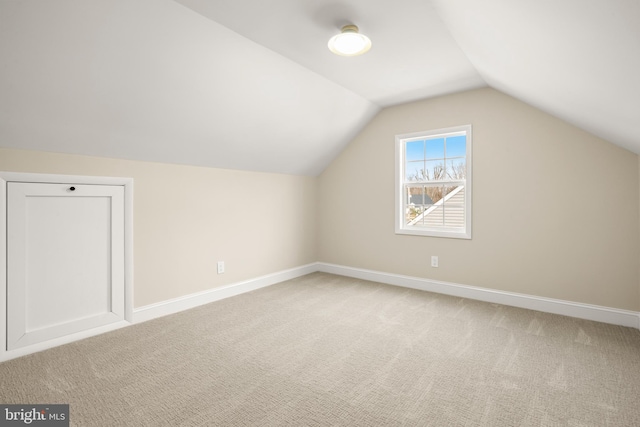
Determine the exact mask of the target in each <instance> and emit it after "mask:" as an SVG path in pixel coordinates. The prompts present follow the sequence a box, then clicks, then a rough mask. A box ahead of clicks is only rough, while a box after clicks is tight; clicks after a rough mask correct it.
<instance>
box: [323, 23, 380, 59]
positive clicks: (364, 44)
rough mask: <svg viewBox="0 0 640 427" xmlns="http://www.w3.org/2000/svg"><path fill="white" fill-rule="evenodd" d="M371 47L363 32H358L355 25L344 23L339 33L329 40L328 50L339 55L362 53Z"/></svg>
mask: <svg viewBox="0 0 640 427" xmlns="http://www.w3.org/2000/svg"><path fill="white" fill-rule="evenodd" d="M369 49H371V40H369V37H367V36H365V35H364V34H360V33H358V27H357V26H355V25H345V26H344V27H342V31H341V32H340V34H336V35H335V36H333V37H331V39H330V40H329V50H330V51H331V52H333V53H335V54H336V55H340V56H356V55H362V54H363V53H365V52H367V51H368V50H369Z"/></svg>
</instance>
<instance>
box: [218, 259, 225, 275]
mask: <svg viewBox="0 0 640 427" xmlns="http://www.w3.org/2000/svg"><path fill="white" fill-rule="evenodd" d="M222 273H224V261H218V274H222Z"/></svg>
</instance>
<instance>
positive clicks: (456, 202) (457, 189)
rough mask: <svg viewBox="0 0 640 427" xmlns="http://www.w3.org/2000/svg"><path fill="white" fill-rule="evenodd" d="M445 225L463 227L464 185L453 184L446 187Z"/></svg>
mask: <svg viewBox="0 0 640 427" xmlns="http://www.w3.org/2000/svg"><path fill="white" fill-rule="evenodd" d="M444 194H445V196H444V224H443V225H444V226H445V227H456V228H463V227H464V226H465V218H464V185H460V186H451V187H446V188H445V189H444Z"/></svg>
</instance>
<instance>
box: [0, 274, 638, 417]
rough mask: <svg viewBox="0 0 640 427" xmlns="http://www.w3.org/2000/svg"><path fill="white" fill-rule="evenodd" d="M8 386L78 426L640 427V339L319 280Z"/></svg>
mask: <svg viewBox="0 0 640 427" xmlns="http://www.w3.org/2000/svg"><path fill="white" fill-rule="evenodd" d="M0 382H1V389H0V403H22V404H25V403H48V404H50V403H69V404H70V408H71V424H72V425H77V426H179V425H185V426H280V425H288V426H397V425H405V426H640V331H638V330H635V329H631V328H625V327H620V326H612V325H606V324H602V323H596V322H590V321H584V320H578V319H572V318H567V317H563V316H557V315H552V314H545V313H539V312H534V311H529V310H524V309H518V308H511V307H506V306H501V305H497V304H489V303H483V302H478V301H472V300H465V299H461V298H455V297H449V296H444V295H438V294H432V293H428V292H421V291H416V290H411V289H404V288H399V287H393V286H387V285H382V284H377V283H372V282H366V281H361V280H355V279H350V278H345V277H340V276H333V275H329V274H323V273H314V274H311V275H308V276H305V277H301V278H298V279H294V280H291V281H288V282H283V283H280V284H277V285H274V286H270V287H268V288H264V289H260V290H258V291H254V292H251V293H248V294H244V295H240V296H237V297H234V298H229V299H225V300H222V301H218V302H215V303H213V304H209V305H206V306H202V307H198V308H195V309H192V310H189V311H185V312H182V313H178V314H175V315H172V316H167V317H163V318H160V319H156V320H153V321H149V322H146V323H143V324H139V325H136V326H132V327H128V328H124V329H120V330H117V331H114V332H110V333H108V334H104V335H101V336H97V337H93V338H89V339H86V340H83V341H79V342H76V343H72V344H68V345H65V346H62V347H58V348H54V349H50V350H47V351H44V352H41V353H37V354H33V355H30V356H26V357H23V358H20V359H16V360H12V361H8V362H5V363H2V364H0Z"/></svg>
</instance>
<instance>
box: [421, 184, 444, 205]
mask: <svg viewBox="0 0 640 427" xmlns="http://www.w3.org/2000/svg"><path fill="white" fill-rule="evenodd" d="M424 191H425V194H426V196H427V197H428V199H427V200H430V203H438V202H439V201H440V199H442V191H443V187H425V189H424Z"/></svg>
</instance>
